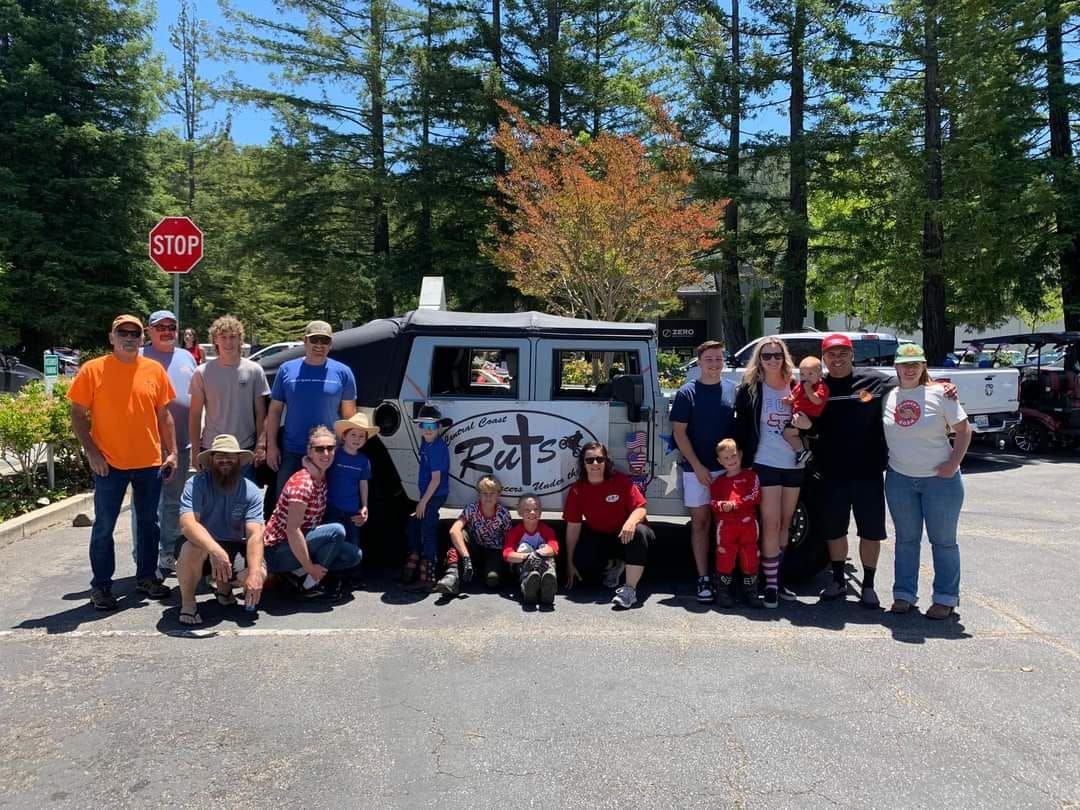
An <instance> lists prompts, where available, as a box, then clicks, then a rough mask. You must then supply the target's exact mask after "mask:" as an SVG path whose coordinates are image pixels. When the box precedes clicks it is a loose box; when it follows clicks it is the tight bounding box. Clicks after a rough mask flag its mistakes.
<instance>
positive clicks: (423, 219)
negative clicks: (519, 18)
mask: <svg viewBox="0 0 1080 810" xmlns="http://www.w3.org/2000/svg"><path fill="white" fill-rule="evenodd" d="M431 3H432V0H427V21H426V24H425V26H424V74H423V78H422V81H423V83H424V86H423V88H422V90H421V97H420V104H421V111H420V188H421V199H420V222H419V224H418V226H417V231H418V233H417V242H418V243H419V244H418V247H419V248H420V250H419V253H420V268H419V269H420V272H421V275H424V276H430V275H432V274H433V269H434V264H435V263H434V259H433V257H432V246H431V198H432V196H433V191H434V189H433V186H434V183H432V182H431V59H432V47H431V45H432V43H431V28H432V19H431Z"/></svg>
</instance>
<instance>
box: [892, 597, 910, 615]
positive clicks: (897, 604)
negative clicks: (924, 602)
mask: <svg viewBox="0 0 1080 810" xmlns="http://www.w3.org/2000/svg"><path fill="white" fill-rule="evenodd" d="M911 608H912V604H911V602H909V601H908V600H907V599H894V600H893V603H892V607H891V608H889V613H907V612H908V611H909V610H911Z"/></svg>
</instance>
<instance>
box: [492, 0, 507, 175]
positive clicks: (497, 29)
mask: <svg viewBox="0 0 1080 810" xmlns="http://www.w3.org/2000/svg"><path fill="white" fill-rule="evenodd" d="M491 68H492V70H494V71H495V75H494V76H493V77H492V78H493V82H492V89H493V91H494V97H493V98H492V99H491V102H492V103H491V116H492V118H491V125H492V129H498V128H499V107H498V105H496V104H495V101H496V99H497V97H498V95H499V91H500V89H501V88H502V79H503V59H502V7H501V5H500V0H491ZM504 174H506V155H504V154H503V153H502V150H501V149H496V150H495V176H496V177H502V176H503V175H504Z"/></svg>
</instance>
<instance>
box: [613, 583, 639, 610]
mask: <svg viewBox="0 0 1080 810" xmlns="http://www.w3.org/2000/svg"><path fill="white" fill-rule="evenodd" d="M611 604H613V605H615V607H621V608H632V607H633V606H634V605H636V604H637V591H635V590H634V589H633V588H631V587H630V586H629V585H623V586H622V587H621V588H619V589H618V590H617V591H615V597H614V598H613V599H612V600H611Z"/></svg>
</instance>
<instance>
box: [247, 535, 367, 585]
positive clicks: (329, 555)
mask: <svg viewBox="0 0 1080 810" xmlns="http://www.w3.org/2000/svg"><path fill="white" fill-rule="evenodd" d="M304 539H305V540H307V547H308V556H309V557H311V561H312V562H313V563H315V564H316V565H321V566H322V567H323V568H325V569H327V570H328V571H344V570H345V569H347V568H353V567H354V566H357V565H359V564H360V549H358V548H357V547H356V546H354V545H351V544H349V543H346V542H345V527H344V526H342V525H341V524H340V523H324V524H322V525H321V526H316V527H315V528H314V529H312V530H311V531H310V532H308V533H307V534H306V535H304ZM299 567H300V561H299V560H298V559H296V555H295V554H293V552H292V549H291V548H289V544H288V542H282V543H278V544H277V545H276V546H269V547H267V549H266V568H267V570H268V571H274V572H276V573H282V572H284V571H295V570H296V569H297V568H299Z"/></svg>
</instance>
